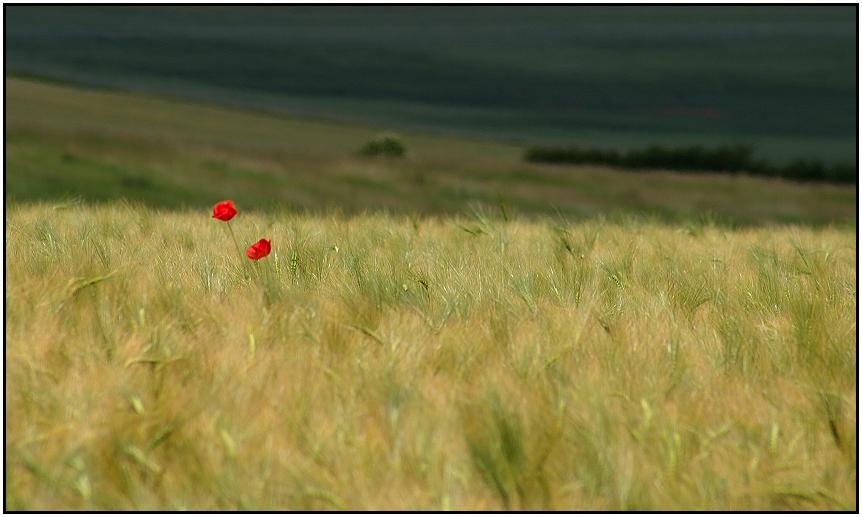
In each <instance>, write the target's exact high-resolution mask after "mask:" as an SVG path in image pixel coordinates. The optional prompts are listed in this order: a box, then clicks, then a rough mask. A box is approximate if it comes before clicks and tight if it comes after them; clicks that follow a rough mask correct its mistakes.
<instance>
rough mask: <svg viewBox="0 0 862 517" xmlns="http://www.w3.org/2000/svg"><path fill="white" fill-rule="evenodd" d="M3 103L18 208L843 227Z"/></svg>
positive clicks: (230, 132) (796, 195) (788, 201)
mask: <svg viewBox="0 0 862 517" xmlns="http://www.w3.org/2000/svg"><path fill="white" fill-rule="evenodd" d="M6 100H7V109H6V162H5V163H6V178H5V186H6V196H7V199H9V198H11V199H13V200H19V201H36V200H43V199H60V198H63V197H67V198H75V197H81V198H83V199H84V200H87V201H94V202H103V201H110V200H114V199H117V198H119V197H126V198H129V199H138V200H141V201H144V202H146V203H148V204H150V205H151V206H157V207H168V208H179V207H184V206H185V207H190V206H196V207H201V208H202V209H203V208H205V207H209V206H211V205H212V203H214V202H215V201H217V200H218V199H222V198H224V197H225V193H226V192H230V196H231V197H232V198H233V199H234V200H235V201H237V203H240V204H244V205H246V206H258V207H260V206H267V207H268V206H272V205H281V206H285V205H286V206H290V207H293V208H298V209H310V210H321V209H324V208H326V207H332V206H340V207H342V208H343V209H344V210H346V211H348V212H361V211H362V210H381V209H386V210H390V211H393V212H396V213H408V214H409V213H416V214H420V215H423V214H424V215H428V214H437V215H441V214H447V213H449V214H451V213H463V212H464V210H465V209H466V207H468V206H469V205H470V204H471V203H480V204H483V205H485V206H497V205H499V203H500V201H501V200H502V201H503V202H504V203H505V204H506V206H507V208H508V210H510V211H511V212H512V213H519V214H521V215H523V216H536V215H548V214H556V213H562V214H565V215H566V216H568V217H571V218H574V219H584V218H588V217H591V216H596V215H598V214H601V213H615V212H629V213H631V212H635V213H639V214H642V215H648V216H657V217H661V218H663V219H664V220H667V221H675V222H684V223H687V222H689V221H697V220H699V219H700V218H701V214H703V213H711V214H713V216H715V217H717V218H718V219H721V220H723V221H725V222H728V223H732V224H744V225H749V224H762V223H772V222H788V223H805V224H818V225H826V224H837V225H845V226H846V225H850V226H852V227H854V228H855V224H856V189H855V188H854V187H853V186H843V187H837V186H832V185H806V184H796V183H792V182H784V181H777V180H767V179H761V178H745V177H733V176H727V175H697V176H689V175H683V174H672V173H667V172H660V171H648V172H627V171H621V170H614V169H608V168H601V167H571V166H548V165H535V164H527V163H523V161H522V151H523V149H521V148H519V147H517V146H512V145H506V144H499V143H493V142H487V141H481V140H461V139H457V138H453V137H445V136H435V135H429V134H422V133H409V134H404V135H402V136H401V139H402V141H403V143H404V145H405V147H406V149H407V153H406V156H405V157H404V158H374V157H364V156H357V151H359V149H360V148H361V147H362V146H363V145H364V144H365V142H366V141H367V140H368V139H369V138H371V137H372V136H373V135H375V134H376V133H377V132H378V131H379V129H381V128H372V127H369V126H360V125H352V124H343V123H336V122H333V121H323V120H312V119H296V118H289V117H282V116H277V115H273V114H266V113H262V112H254V111H248V110H245V111H244V110H239V109H232V108H225V107H218V106H213V105H206V104H196V103H190V102H181V101H178V100H171V99H165V98H158V97H153V96H147V95H141V94H131V93H121V92H108V91H97V90H87V89H83V88H73V87H70V86H68V85H65V86H63V85H56V84H46V83H39V82H35V81H28V80H22V79H17V78H12V77H7V78H6Z"/></svg>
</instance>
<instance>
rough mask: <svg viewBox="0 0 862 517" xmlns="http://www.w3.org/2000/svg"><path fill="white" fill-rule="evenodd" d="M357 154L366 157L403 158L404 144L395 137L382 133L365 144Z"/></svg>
mask: <svg viewBox="0 0 862 517" xmlns="http://www.w3.org/2000/svg"><path fill="white" fill-rule="evenodd" d="M359 153H360V154H364V155H368V156H378V155H381V154H382V155H384V156H404V144H402V143H401V140H400V139H399V138H398V136H397V135H395V134H392V133H383V134H380V135H377V136H375V137H374V138H372V139H371V140H369V141H368V142H366V143H365V145H364V146H363V147H362V149H360V150H359Z"/></svg>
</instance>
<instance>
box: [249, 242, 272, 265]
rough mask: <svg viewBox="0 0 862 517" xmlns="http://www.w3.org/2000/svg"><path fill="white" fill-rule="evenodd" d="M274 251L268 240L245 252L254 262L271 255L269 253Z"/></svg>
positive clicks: (250, 247)
mask: <svg viewBox="0 0 862 517" xmlns="http://www.w3.org/2000/svg"><path fill="white" fill-rule="evenodd" d="M271 250H272V246H270V241H268V240H266V239H261V240H259V241H257V242H255V243H254V244H252V245H251V246H249V247H248V249H247V250H245V254H246V255H248V258H250V259H252V260H260V259H262V258H263V257H265V256H267V255H269V252H270V251H271Z"/></svg>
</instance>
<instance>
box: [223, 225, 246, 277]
mask: <svg viewBox="0 0 862 517" xmlns="http://www.w3.org/2000/svg"><path fill="white" fill-rule="evenodd" d="M227 229H228V230H230V236H231V237H232V238H233V243H234V244H236V251H237V252H238V253H239V261H240V262H242V263H243V265H244V266H245V270H246V275H245V277H246V278H251V275H249V274H248V264H246V263H245V261H244V260H243V259H242V256H243V255H242V248H241V247H240V245H239V241H238V240H236V234H235V233H233V227H232V226H231V225H230V221H227Z"/></svg>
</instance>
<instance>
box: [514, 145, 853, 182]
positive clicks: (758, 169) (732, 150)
mask: <svg viewBox="0 0 862 517" xmlns="http://www.w3.org/2000/svg"><path fill="white" fill-rule="evenodd" d="M752 151H753V149H752V147H751V146H746V145H735V146H730V145H723V146H720V147H717V148H715V149H706V148H704V147H701V146H697V145H696V146H692V147H681V148H675V149H668V148H665V147H661V146H658V145H652V146H650V147H647V148H646V149H635V150H631V151H629V152H620V151H617V150H615V149H598V148H589V149H587V148H581V147H577V146H572V147H541V146H536V147H530V148H529V149H527V151H526V153H525V154H524V159H525V160H527V161H528V162H543V163H571V164H593V165H609V166H612V167H622V168H626V169H667V170H673V171H687V172H698V171H700V172H703V171H712V172H737V173H745V174H749V175H752V176H770V177H780V178H786V179H791V180H796V181H820V182H829V183H839V184H855V183H856V182H857V181H858V173H857V169H856V166H855V165H848V164H839V165H833V166H832V167H828V166H826V165H824V164H823V162H821V161H820V160H817V159H814V160H796V161H794V162H792V163H789V164H787V165H784V166H776V165H773V164H770V163H767V162H766V161H763V160H758V161H755V160H753V159H752Z"/></svg>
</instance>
